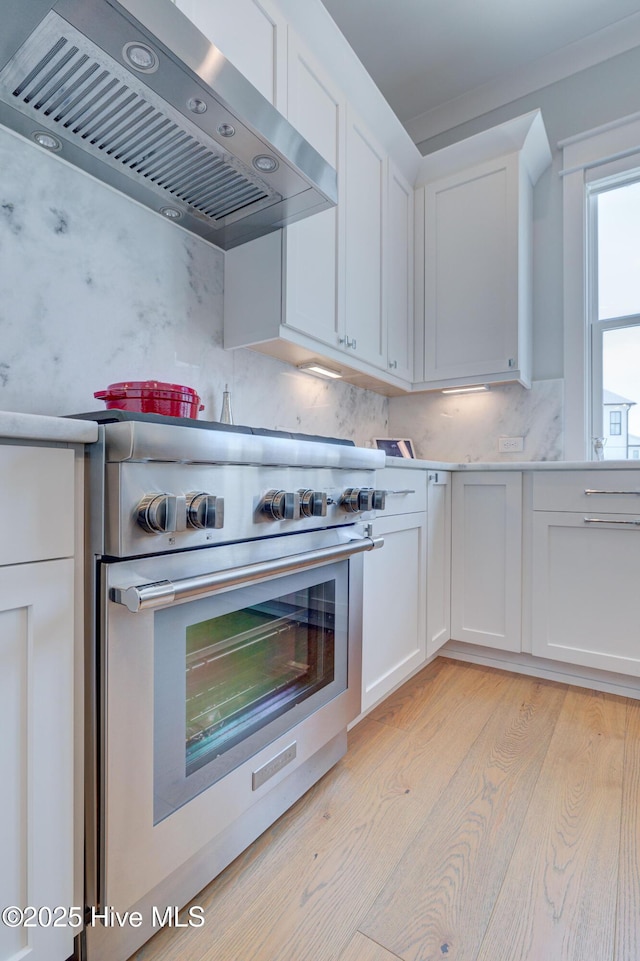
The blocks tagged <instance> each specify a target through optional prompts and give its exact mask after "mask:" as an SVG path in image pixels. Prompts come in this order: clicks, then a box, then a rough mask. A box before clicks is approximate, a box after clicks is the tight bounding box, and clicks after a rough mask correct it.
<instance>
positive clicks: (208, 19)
mask: <svg viewBox="0 0 640 961" xmlns="http://www.w3.org/2000/svg"><path fill="white" fill-rule="evenodd" d="M174 2H175V4H176V6H177V7H178V9H179V10H182V12H183V13H184V14H185V15H186V16H187V17H188V18H189V19H190V20H191V22H192V23H194V24H195V25H196V27H197V28H198V30H200V32H201V33H203V34H204V35H205V37H206V38H207V39H208V40H209V41H210V42H211V43H213V44H214V45H215V46H216V47H218V48H219V49H220V50H221V51H222V53H223V54H224V55H225V57H226V58H227V59H228V60H230V61H231V63H232V64H233V65H234V67H236V68H237V69H238V70H239V71H240V72H241V73H242V74H244V76H245V77H246V78H247V80H249V81H251V83H252V84H253V85H254V87H256V88H257V89H258V90H259V91H260V93H261V94H262V96H263V97H266V99H267V100H269V101H270V103H272V104H273V105H274V106H276V107H277V108H278V109H279V110H280V111H281V112H286V103H285V94H286V91H285V75H286V51H285V35H286V23H285V21H284V18H283V16H282V14H281V13H280V11H279V10H278V8H277V7H276V6H275V4H273V3H270V2H269V0H233V3H229V2H228V0H174Z"/></svg>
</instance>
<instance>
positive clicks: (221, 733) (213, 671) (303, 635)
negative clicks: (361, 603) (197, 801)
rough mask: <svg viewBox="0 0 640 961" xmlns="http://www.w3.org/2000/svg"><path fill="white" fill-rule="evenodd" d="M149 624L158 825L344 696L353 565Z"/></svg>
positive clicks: (199, 603)
mask: <svg viewBox="0 0 640 961" xmlns="http://www.w3.org/2000/svg"><path fill="white" fill-rule="evenodd" d="M153 617H154V625H153V705H154V706H153V745H154V746H153V782H154V823H156V824H157V823H158V822H159V821H161V820H163V819H164V818H165V817H167V816H169V815H170V814H172V813H173V812H174V811H176V810H177V809H178V808H179V807H181V806H182V805H183V804H185V803H186V802H187V801H189V800H190V799H191V798H194V797H196V796H197V795H198V794H200V793H201V792H202V791H205V790H206V789H207V788H208V787H210V786H211V785H212V784H214V783H216V781H219V780H220V779H221V778H222V777H224V776H225V775H227V774H228V773H230V772H231V771H233V770H234V769H235V768H237V767H238V766H240V765H241V764H243V763H244V762H245V761H247V760H248V759H249V758H251V757H253V756H254V755H255V754H257V753H258V752H259V751H261V750H262V749H263V748H264V747H266V746H267V745H268V744H270V743H271V742H272V741H274V740H275V739H276V738H278V737H280V735H282V734H284V733H287V732H289V731H290V730H293V729H294V728H295V726H296V725H297V724H299V723H300V722H301V721H303V720H304V719H306V718H307V717H310V716H311V715H312V714H314V713H315V712H316V711H318V709H319V708H321V707H322V706H324V705H325V704H328V703H329V701H331V700H332V699H333V698H335V697H337V696H339V695H340V694H341V693H343V692H344V691H346V690H347V673H348V672H347V668H348V663H347V660H348V634H349V564H348V562H347V561H338V562H336V563H332V564H326V565H322V566H320V567H318V568H312V569H310V570H306V571H300V572H296V573H293V574H287V575H283V576H280V577H276V578H273V579H271V580H267V581H260V582H256V583H253V584H247V585H241V586H240V587H237V588H233V589H232V590H228V591H223V592H221V593H219V594H214V595H212V596H211V597H203V598H197V599H195V600H190V601H187V602H185V603H181V604H176V605H174V606H172V607H168V608H165V609H163V610H159V611H156V612H155V613H154V615H153Z"/></svg>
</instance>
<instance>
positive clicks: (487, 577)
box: [451, 471, 522, 651]
mask: <svg viewBox="0 0 640 961" xmlns="http://www.w3.org/2000/svg"><path fill="white" fill-rule="evenodd" d="M451 551H452V559H451V636H452V638H454V639H455V640H458V641H467V642H469V643H471V644H481V645H484V646H486V647H492V648H498V649H501V650H506V651H520V650H521V638H522V625H521V611H522V575H521V572H522V475H521V474H520V473H515V472H514V473H507V472H504V473H498V472H486V473H483V472H480V471H469V472H467V471H464V472H461V473H459V474H456V475H454V478H453V505H452V544H451Z"/></svg>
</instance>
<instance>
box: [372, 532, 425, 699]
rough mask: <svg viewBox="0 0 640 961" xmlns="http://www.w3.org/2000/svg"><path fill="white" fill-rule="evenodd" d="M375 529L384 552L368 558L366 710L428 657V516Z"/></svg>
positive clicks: (375, 553) (381, 550)
mask: <svg viewBox="0 0 640 961" xmlns="http://www.w3.org/2000/svg"><path fill="white" fill-rule="evenodd" d="M374 529H375V535H376V536H382V537H384V547H382V548H381V549H380V550H378V551H372V552H371V553H370V554H366V555H365V558H364V600H363V611H364V614H363V635H362V709H363V710H367V709H368V708H369V707H371V706H372V705H373V704H375V703H376V701H379V700H380V699H381V698H382V697H384V695H385V694H388V693H389V691H391V690H392V689H393V688H394V687H396V686H397V685H398V684H400V683H401V682H402V681H403V680H404V678H405V677H408V675H409V674H411V672H412V671H414V670H415V669H416V668H418V667H419V666H420V664H421V663H422V662H423V661H424V657H425V648H424V643H425V607H426V598H425V586H426V543H427V537H426V515H425V514H424V513H418V514H406V515H400V516H395V517H383V518H378V519H377V520H376V521H375V523H374Z"/></svg>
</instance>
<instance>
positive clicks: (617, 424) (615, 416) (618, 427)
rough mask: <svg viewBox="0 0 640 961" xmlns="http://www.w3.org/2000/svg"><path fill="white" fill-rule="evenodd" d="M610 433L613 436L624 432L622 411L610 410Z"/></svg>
mask: <svg viewBox="0 0 640 961" xmlns="http://www.w3.org/2000/svg"><path fill="white" fill-rule="evenodd" d="M609 433H610V434H611V435H612V436H618V435H619V434H622V411H619V410H612V411H610V412H609Z"/></svg>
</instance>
